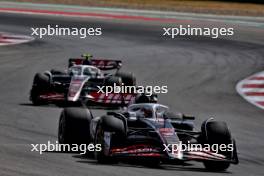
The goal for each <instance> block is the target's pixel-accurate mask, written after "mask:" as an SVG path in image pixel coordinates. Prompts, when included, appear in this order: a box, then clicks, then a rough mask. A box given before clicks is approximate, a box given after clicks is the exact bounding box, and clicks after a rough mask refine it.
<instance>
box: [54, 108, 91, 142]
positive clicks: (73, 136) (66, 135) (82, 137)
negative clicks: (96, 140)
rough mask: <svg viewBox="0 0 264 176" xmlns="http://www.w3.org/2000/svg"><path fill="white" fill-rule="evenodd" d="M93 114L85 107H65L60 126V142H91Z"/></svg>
mask: <svg viewBox="0 0 264 176" xmlns="http://www.w3.org/2000/svg"><path fill="white" fill-rule="evenodd" d="M91 119H92V115H91V113H90V111H89V110H88V109H85V108H75V107H73V108H65V109H63V111H62V113H61V115H60V120H59V127H58V141H59V143H60V144H89V142H90V122H91Z"/></svg>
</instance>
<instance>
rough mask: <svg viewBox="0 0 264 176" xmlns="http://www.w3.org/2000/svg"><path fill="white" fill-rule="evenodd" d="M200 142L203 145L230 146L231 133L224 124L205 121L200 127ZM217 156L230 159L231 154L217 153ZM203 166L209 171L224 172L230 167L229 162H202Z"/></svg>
mask: <svg viewBox="0 0 264 176" xmlns="http://www.w3.org/2000/svg"><path fill="white" fill-rule="evenodd" d="M201 131H202V136H201V140H202V141H203V143H204V144H210V145H213V144H218V145H221V144H225V145H228V144H232V138H231V133H230V131H229V129H228V127H227V125H226V123H225V122H219V121H205V122H204V123H203V124H202V127H201ZM218 153H219V154H223V155H225V156H226V157H227V158H231V155H232V152H230V151H218ZM203 163H204V166H205V168H206V169H207V170H210V171H224V170H226V169H227V168H228V167H229V166H230V162H226V161H204V162H203Z"/></svg>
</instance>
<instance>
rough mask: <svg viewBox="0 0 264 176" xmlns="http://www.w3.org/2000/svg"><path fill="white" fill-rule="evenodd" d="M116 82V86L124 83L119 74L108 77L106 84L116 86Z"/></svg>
mask: <svg viewBox="0 0 264 176" xmlns="http://www.w3.org/2000/svg"><path fill="white" fill-rule="evenodd" d="M114 84H116V86H120V85H121V84H122V79H121V78H120V77H117V76H110V77H108V78H106V80H105V85H107V86H114Z"/></svg>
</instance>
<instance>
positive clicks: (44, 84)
mask: <svg viewBox="0 0 264 176" xmlns="http://www.w3.org/2000/svg"><path fill="white" fill-rule="evenodd" d="M49 87H50V78H49V76H48V75H46V74H43V73H37V74H36V75H35V76H34V79H33V85H32V89H31V91H30V99H31V101H32V103H33V104H34V105H41V104H46V102H45V101H44V100H41V99H40V97H39V95H40V94H41V92H43V91H46V90H48V89H49Z"/></svg>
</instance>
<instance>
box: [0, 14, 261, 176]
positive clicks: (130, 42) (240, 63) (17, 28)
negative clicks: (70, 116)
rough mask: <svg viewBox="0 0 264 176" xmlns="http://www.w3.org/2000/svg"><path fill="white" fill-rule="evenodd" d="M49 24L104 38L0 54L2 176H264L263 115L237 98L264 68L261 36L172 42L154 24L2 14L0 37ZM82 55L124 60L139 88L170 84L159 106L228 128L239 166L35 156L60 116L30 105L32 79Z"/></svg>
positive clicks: (49, 42) (248, 31)
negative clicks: (216, 169) (34, 148)
mask: <svg viewBox="0 0 264 176" xmlns="http://www.w3.org/2000/svg"><path fill="white" fill-rule="evenodd" d="M48 24H59V25H64V26H79V27H81V26H89V27H102V28H103V36H100V37H89V38H87V39H79V38H78V37H54V38H51V37H49V38H45V39H42V40H39V39H37V40H35V41H34V42H31V43H27V44H21V45H16V46H6V47H0V74H1V77H0V84H1V86H0V175H3V176H21V175H32V176H53V175H56V176H59V175H61V176H66V175H67V176H68V175H69V176H70V175H75V176H77V175H89V176H102V175H105V176H124V175H125V176H134V175H137V176H141V175H144V176H148V175H151V176H170V175H186V176H188V175H192V176H205V175H238V176H241V175H245V176H249V175H252V176H253V175H254V176H255V175H259V176H261V175H263V173H264V167H263V164H264V142H263V132H264V130H263V127H264V117H263V110H260V109H258V108H256V107H254V106H253V105H251V104H249V103H247V102H246V101H244V100H243V99H242V98H241V97H240V96H239V95H238V94H237V93H236V91H235V85H236V83H237V82H238V81H239V80H240V79H243V78H244V77H246V76H248V75H250V74H252V73H255V72H257V71H261V70H263V68H264V59H263V57H264V49H263V48H264V35H263V29H259V28H258V29H255V28H253V27H250V28H249V27H242V26H241V27H239V26H236V28H235V29H236V34H235V36H234V37H233V38H229V39H211V38H206V37H192V38H191V37H177V38H176V39H168V38H163V37H162V36H161V35H162V25H160V24H155V23H151V24H146V23H145V22H125V21H118V20H116V21H110V20H102V19H101V20H95V19H93V20H92V19H78V18H64V17H60V18H59V17H54V18H51V17H41V16H32V15H15V14H5V13H0V30H1V31H5V32H14V33H18V34H26V35H30V33H31V31H30V27H41V26H45V25H48ZM199 24H202V22H199ZM207 24H208V23H207ZM174 25H175V24H174ZM215 25H219V24H215ZM171 26H173V25H171ZM83 52H92V53H94V55H96V56H100V57H106V58H120V59H122V60H123V62H124V69H126V70H129V71H133V72H134V73H135V75H136V76H137V78H138V83H139V84H140V85H168V89H169V92H168V94H166V95H160V96H159V97H160V102H161V103H164V104H167V105H169V106H170V107H171V108H172V109H175V110H177V111H181V112H186V113H187V114H194V115H196V116H197V124H198V126H199V124H200V123H201V122H202V121H203V120H205V119H206V118H208V117H212V116H213V117H215V118H216V119H218V120H224V121H226V122H227V123H228V124H229V127H230V129H231V131H232V132H233V136H234V137H235V138H236V140H237V147H238V150H239V157H240V164H239V165H232V166H231V167H230V169H229V170H228V171H227V172H224V173H212V172H206V171H205V170H204V169H203V166H202V164H201V163H196V162H191V165H188V166H178V165H176V166H170V165H165V166H162V167H160V168H147V167H144V166H138V165H131V164H122V163H121V164H118V165H113V166H112V165H99V164H97V163H96V162H95V161H94V160H93V159H91V158H83V157H81V156H80V155H78V154H69V153H55V152H49V153H44V154H42V155H40V154H38V153H36V152H31V151H30V150H31V146H30V144H31V143H33V144H35V143H47V141H48V140H50V141H53V142H54V141H55V140H57V126H58V118H59V114H60V111H61V109H60V108H57V107H52V106H48V107H33V106H31V104H30V102H29V101H28V93H29V90H30V87H31V83H32V78H33V75H34V74H35V73H36V72H39V71H45V70H48V69H50V68H62V67H66V65H67V59H68V58H69V57H74V56H79V55H80V54H81V53H83Z"/></svg>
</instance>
